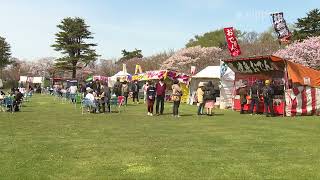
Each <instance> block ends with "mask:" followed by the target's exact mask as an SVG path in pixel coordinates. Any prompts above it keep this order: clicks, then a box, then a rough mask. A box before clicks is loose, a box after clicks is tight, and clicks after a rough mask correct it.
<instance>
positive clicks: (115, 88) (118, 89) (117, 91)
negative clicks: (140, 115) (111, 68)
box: [113, 78, 122, 97]
mask: <svg viewBox="0 0 320 180" xmlns="http://www.w3.org/2000/svg"><path fill="white" fill-rule="evenodd" d="M121 86H122V85H121V83H120V78H117V82H116V83H114V85H113V94H115V95H116V96H117V97H119V96H121V94H122V93H121Z"/></svg>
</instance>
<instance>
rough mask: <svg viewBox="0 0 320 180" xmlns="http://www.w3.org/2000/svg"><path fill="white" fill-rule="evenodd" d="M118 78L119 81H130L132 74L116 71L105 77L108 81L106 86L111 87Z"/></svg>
mask: <svg viewBox="0 0 320 180" xmlns="http://www.w3.org/2000/svg"><path fill="white" fill-rule="evenodd" d="M118 78H119V79H120V81H121V82H123V81H131V79H132V76H131V74H129V73H127V72H124V71H119V72H118V73H116V74H115V75H113V76H112V77H109V78H108V79H107V81H108V86H109V87H113V85H114V83H116V82H117V79H118Z"/></svg>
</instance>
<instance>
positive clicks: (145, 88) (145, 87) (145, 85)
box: [142, 81, 149, 104]
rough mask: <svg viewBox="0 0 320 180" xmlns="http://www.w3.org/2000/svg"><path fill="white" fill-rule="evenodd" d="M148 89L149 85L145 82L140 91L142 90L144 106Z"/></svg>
mask: <svg viewBox="0 0 320 180" xmlns="http://www.w3.org/2000/svg"><path fill="white" fill-rule="evenodd" d="M148 87H149V83H148V81H147V82H146V83H145V84H144V85H143V87H142V89H143V101H144V103H145V104H146V103H147V100H148V97H147V90H148Z"/></svg>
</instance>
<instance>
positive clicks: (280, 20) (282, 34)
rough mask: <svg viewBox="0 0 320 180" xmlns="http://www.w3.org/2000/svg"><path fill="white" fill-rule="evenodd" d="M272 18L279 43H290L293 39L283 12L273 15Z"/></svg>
mask: <svg viewBox="0 0 320 180" xmlns="http://www.w3.org/2000/svg"><path fill="white" fill-rule="evenodd" d="M271 17H272V22H273V27H274V30H275V31H276V33H277V35H278V39H279V41H280V42H283V43H289V42H290V38H291V33H290V31H289V28H288V26H287V24H286V21H285V20H284V17H283V12H280V13H272V14H271Z"/></svg>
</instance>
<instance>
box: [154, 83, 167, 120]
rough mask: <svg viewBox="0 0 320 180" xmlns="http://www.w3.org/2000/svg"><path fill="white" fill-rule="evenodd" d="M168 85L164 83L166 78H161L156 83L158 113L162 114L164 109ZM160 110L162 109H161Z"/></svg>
mask: <svg viewBox="0 0 320 180" xmlns="http://www.w3.org/2000/svg"><path fill="white" fill-rule="evenodd" d="M166 89H167V85H166V83H164V79H163V78H161V79H160V80H159V82H158V83H157V84H156V95H157V97H156V113H157V115H159V113H160V115H162V114H163V111H164V98H165V97H166ZM159 110H160V111H159Z"/></svg>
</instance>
